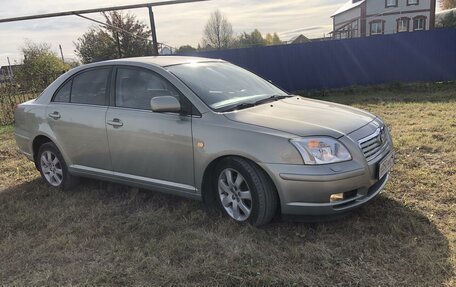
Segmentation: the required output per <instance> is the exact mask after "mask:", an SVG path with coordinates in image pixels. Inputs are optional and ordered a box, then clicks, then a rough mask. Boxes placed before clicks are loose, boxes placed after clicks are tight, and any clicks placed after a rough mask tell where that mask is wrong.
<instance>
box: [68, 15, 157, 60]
mask: <svg viewBox="0 0 456 287" xmlns="http://www.w3.org/2000/svg"><path fill="white" fill-rule="evenodd" d="M102 14H103V16H104V17H105V22H106V26H102V27H92V28H90V29H89V31H87V32H86V33H84V34H83V35H82V36H81V37H80V38H78V40H77V41H76V42H75V43H74V45H75V47H76V50H75V52H76V54H77V55H78V56H79V58H80V59H81V61H82V62H83V63H91V62H93V61H97V60H108V59H117V58H122V57H139V56H147V55H151V54H152V44H151V41H149V40H148V37H149V35H150V31H149V30H148V29H147V26H146V24H144V23H142V22H140V21H139V20H137V19H136V17H135V16H134V15H132V14H130V13H127V14H124V13H122V12H118V11H112V12H107V13H102Z"/></svg>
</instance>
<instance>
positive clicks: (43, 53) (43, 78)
mask: <svg viewBox="0 0 456 287" xmlns="http://www.w3.org/2000/svg"><path fill="white" fill-rule="evenodd" d="M21 50H22V54H23V56H24V60H23V61H22V63H21V65H19V67H18V69H17V70H16V74H15V80H16V82H17V83H18V84H19V85H20V86H21V87H22V88H23V89H27V90H42V89H44V88H45V87H46V86H48V85H49V84H50V83H51V82H52V81H54V80H55V79H56V78H57V77H58V76H60V75H61V74H63V73H65V72H66V71H68V70H69V69H70V66H69V65H68V64H65V63H63V62H62V60H61V59H60V58H59V57H58V56H57V54H56V53H55V52H53V51H52V49H51V46H50V45H49V44H47V43H33V42H30V41H27V42H26V43H25V45H24V46H23V47H22V49H21Z"/></svg>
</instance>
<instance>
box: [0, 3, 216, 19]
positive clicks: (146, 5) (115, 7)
mask: <svg viewBox="0 0 456 287" xmlns="http://www.w3.org/2000/svg"><path fill="white" fill-rule="evenodd" d="M202 1H210V0H172V1H161V2H153V3H142V4H132V5H122V6H111V7H106V8H95V9H84V10H73V11H66V12H57V13H46V14H38V15H30V16H20V17H13V18H5V19H0V23H6V22H16V21H24V20H33V19H42V18H52V17H62V16H71V15H77V14H79V15H80V14H91V13H99V12H109V11H115V10H126V9H137V8H147V7H155V6H165V5H174V4H184V3H192V2H202Z"/></svg>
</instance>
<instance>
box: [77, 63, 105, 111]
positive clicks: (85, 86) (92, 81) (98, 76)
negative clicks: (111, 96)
mask: <svg viewBox="0 0 456 287" xmlns="http://www.w3.org/2000/svg"><path fill="white" fill-rule="evenodd" d="M109 72H110V69H96V70H90V71H87V72H83V73H81V74H79V75H77V76H76V77H74V78H73V85H72V88H71V96H70V101H71V102H72V103H78V104H90V105H107V103H108V96H107V91H108V78H109Z"/></svg>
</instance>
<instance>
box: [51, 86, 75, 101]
mask: <svg viewBox="0 0 456 287" xmlns="http://www.w3.org/2000/svg"><path fill="white" fill-rule="evenodd" d="M71 82H72V81H68V82H67V83H66V84H65V85H63V87H61V88H60V90H59V91H58V92H57V94H56V95H55V97H54V102H60V103H69V102H70V93H71Z"/></svg>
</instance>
